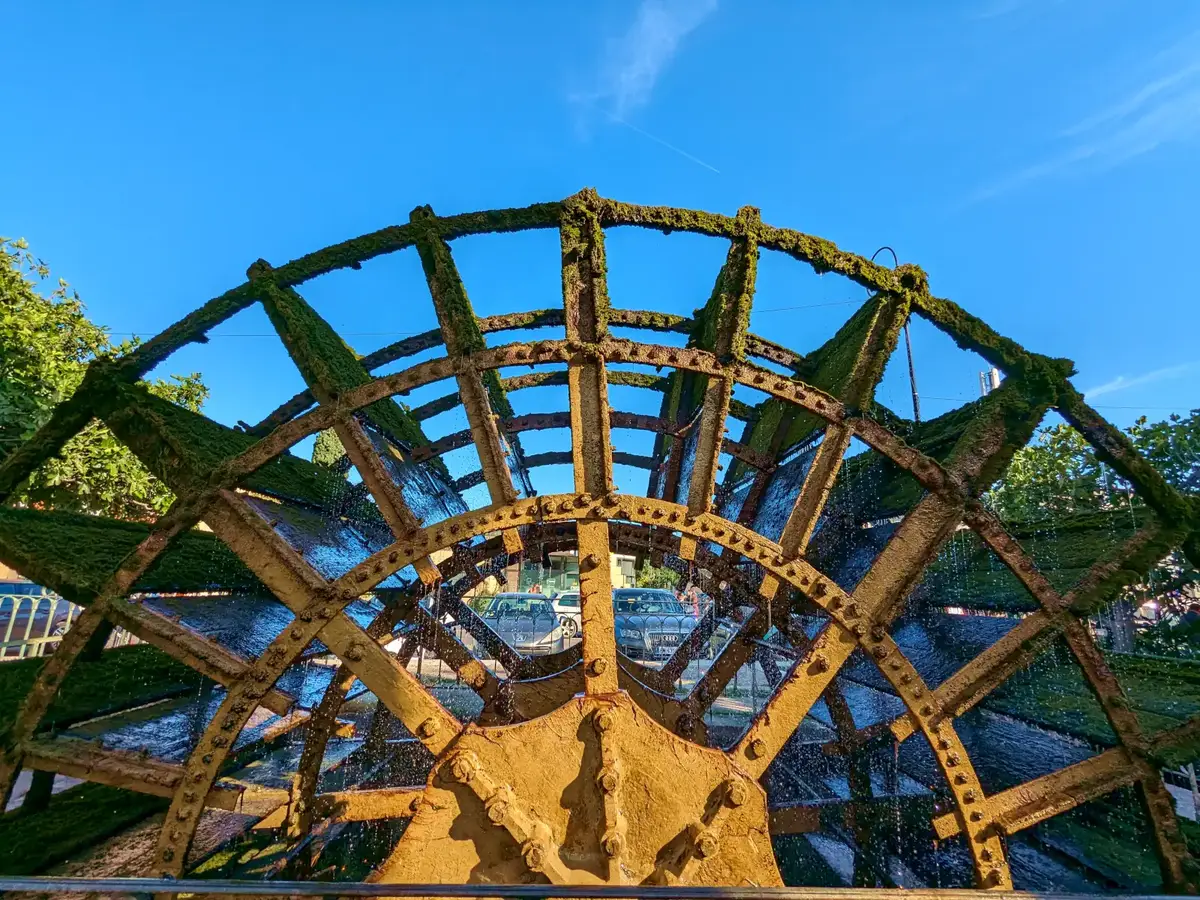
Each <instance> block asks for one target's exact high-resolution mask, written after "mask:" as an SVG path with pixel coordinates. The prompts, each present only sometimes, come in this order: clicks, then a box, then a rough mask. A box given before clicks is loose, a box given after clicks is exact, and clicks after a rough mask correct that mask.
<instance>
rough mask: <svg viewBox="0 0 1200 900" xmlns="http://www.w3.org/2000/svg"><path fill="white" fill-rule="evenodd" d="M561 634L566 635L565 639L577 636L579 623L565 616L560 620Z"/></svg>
mask: <svg viewBox="0 0 1200 900" xmlns="http://www.w3.org/2000/svg"><path fill="white" fill-rule="evenodd" d="M562 627H563V634H564V635H566V636H567V640H572V639H574V638H577V637H579V623H578V622H576V621H575V620H574V619H572V618H570V617H567V618H564V619H563V620H562Z"/></svg>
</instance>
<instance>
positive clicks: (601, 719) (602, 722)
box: [594, 710, 616, 734]
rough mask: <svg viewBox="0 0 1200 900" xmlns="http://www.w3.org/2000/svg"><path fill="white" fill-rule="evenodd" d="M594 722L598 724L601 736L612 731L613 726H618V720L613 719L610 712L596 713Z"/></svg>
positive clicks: (597, 727)
mask: <svg viewBox="0 0 1200 900" xmlns="http://www.w3.org/2000/svg"><path fill="white" fill-rule="evenodd" d="M594 721H595V723H596V730H597V731H599V732H600V733H601V734H603V733H604V732H606V731H612V728H613V725H615V724H616V720H615V719H613V714H612V713H610V712H609V711H608V710H603V711H602V712H598V713H596V716H595V719H594Z"/></svg>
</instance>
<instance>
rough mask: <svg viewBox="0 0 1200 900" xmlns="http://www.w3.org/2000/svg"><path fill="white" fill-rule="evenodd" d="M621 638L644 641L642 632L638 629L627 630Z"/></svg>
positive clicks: (622, 633)
mask: <svg viewBox="0 0 1200 900" xmlns="http://www.w3.org/2000/svg"><path fill="white" fill-rule="evenodd" d="M621 636H622V637H627V638H632V639H633V640H635V641H640V640H641V639H642V632H641V631H640V630H638V629H637V628H626V629H624V630H623V631H622V632H621Z"/></svg>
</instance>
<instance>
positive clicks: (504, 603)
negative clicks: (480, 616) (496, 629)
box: [487, 597, 554, 618]
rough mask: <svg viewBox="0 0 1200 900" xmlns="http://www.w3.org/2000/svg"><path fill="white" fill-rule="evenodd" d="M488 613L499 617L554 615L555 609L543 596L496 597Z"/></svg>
mask: <svg viewBox="0 0 1200 900" xmlns="http://www.w3.org/2000/svg"><path fill="white" fill-rule="evenodd" d="M487 614H488V615H489V616H495V617H497V618H507V617H512V616H543V615H545V616H552V615H554V610H553V609H552V608H551V607H550V604H549V603H547V602H546V600H545V598H542V597H496V598H494V599H493V600H492V602H491V605H490V606H488V610H487Z"/></svg>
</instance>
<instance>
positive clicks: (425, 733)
mask: <svg viewBox="0 0 1200 900" xmlns="http://www.w3.org/2000/svg"><path fill="white" fill-rule="evenodd" d="M437 732H438V723H437V722H436V721H434V720H433V719H426V720H425V721H424V722H422V723H421V724H420V725H418V726H417V735H418V736H419V737H423V738H431V737H433V736H434V735H435V734H437Z"/></svg>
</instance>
